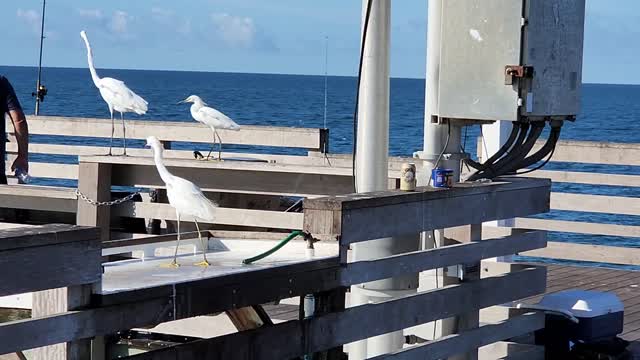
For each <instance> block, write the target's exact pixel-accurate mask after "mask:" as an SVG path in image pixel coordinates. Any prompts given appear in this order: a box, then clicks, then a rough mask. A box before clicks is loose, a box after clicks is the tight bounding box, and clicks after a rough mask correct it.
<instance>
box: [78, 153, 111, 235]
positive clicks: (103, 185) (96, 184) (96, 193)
mask: <svg viewBox="0 0 640 360" xmlns="http://www.w3.org/2000/svg"><path fill="white" fill-rule="evenodd" d="M78 190H79V191H80V192H82V193H83V194H84V195H85V196H87V197H88V198H89V199H92V200H95V201H109V200H111V164H101V163H83V162H80V167H79V173H78ZM110 222H111V209H110V208H109V207H107V206H94V205H91V204H89V203H87V202H86V201H84V200H82V199H80V198H79V199H78V214H77V217H76V223H77V224H78V225H89V226H97V227H99V228H100V240H102V241H106V240H109V239H110V238H111V237H110V233H109V225H110Z"/></svg>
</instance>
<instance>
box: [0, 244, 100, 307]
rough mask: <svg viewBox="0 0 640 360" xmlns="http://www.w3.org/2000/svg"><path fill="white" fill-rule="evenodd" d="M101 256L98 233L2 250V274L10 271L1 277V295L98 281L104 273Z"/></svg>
mask: <svg viewBox="0 0 640 360" xmlns="http://www.w3.org/2000/svg"><path fill="white" fill-rule="evenodd" d="M100 259H101V254H100V242H99V240H98V238H97V237H96V238H95V240H85V241H77V242H68V243H62V244H55V245H45V246H37V247H27V248H23V249H13V250H6V251H0V274H6V275H7V276H3V280H2V281H0V296H6V295H14V294H22V293H26V292H32V291H39V290H46V289H53V288H58V287H63V286H71V285H79V284H89V283H93V282H96V281H98V280H99V279H100V276H101V274H102V268H101V266H100ZM19 269H25V271H20V270H19Z"/></svg>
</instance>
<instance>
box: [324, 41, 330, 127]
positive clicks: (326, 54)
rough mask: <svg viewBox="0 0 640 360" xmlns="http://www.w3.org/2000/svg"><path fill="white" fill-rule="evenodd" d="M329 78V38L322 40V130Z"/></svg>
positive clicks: (325, 122) (325, 123) (325, 124)
mask: <svg viewBox="0 0 640 360" xmlns="http://www.w3.org/2000/svg"><path fill="white" fill-rule="evenodd" d="M328 76H329V37H328V36H325V38H324V117H323V119H324V128H325V129H326V128H327V85H328V84H327V77H328Z"/></svg>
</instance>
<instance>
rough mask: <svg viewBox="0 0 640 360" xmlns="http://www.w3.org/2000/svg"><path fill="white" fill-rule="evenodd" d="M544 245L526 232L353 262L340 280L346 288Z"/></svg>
mask: <svg viewBox="0 0 640 360" xmlns="http://www.w3.org/2000/svg"><path fill="white" fill-rule="evenodd" d="M546 244H547V234H546V232H535V231H534V232H526V233H521V234H517V235H511V236H505V237H501V238H497V239H488V240H482V241H474V242H470V243H465V244H457V245H450V246H444V247H440V248H437V249H430V250H425V251H416V252H412V253H408V254H400V255H395V256H391V257H387V258H382V259H376V260H368V261H358V262H353V263H349V264H347V265H346V270H345V271H344V272H342V275H341V278H342V281H343V283H344V285H345V286H348V285H353V284H361V283H365V282H369V281H374V280H380V279H387V278H391V277H394V276H399V275H403V274H410V273H417V272H420V271H425V270H431V269H437V268H443V267H447V266H453V265H457V264H470V263H474V262H477V261H480V260H483V259H487V258H492V257H498V256H505V255H512V254H515V253H518V252H521V251H527V250H529V249H539V248H543V247H545V246H546Z"/></svg>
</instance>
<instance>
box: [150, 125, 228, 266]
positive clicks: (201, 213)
mask: <svg viewBox="0 0 640 360" xmlns="http://www.w3.org/2000/svg"><path fill="white" fill-rule="evenodd" d="M147 146H148V147H151V148H152V149H153V160H154V161H155V164H156V168H157V169H158V173H159V174H160V178H162V181H164V183H165V185H166V187H167V197H168V198H169V204H171V206H172V207H173V208H174V209H175V210H176V218H177V219H178V241H177V243H176V251H175V253H174V255H173V261H172V262H171V264H169V266H170V267H178V266H179V265H178V262H177V256H178V246H179V245H180V218H181V217H182V216H190V217H192V218H193V221H194V222H195V224H196V229H197V230H198V239H199V240H200V243H201V244H202V256H203V257H204V259H203V261H201V262H199V263H196V265H198V266H209V262H208V261H207V245H206V244H205V243H204V241H203V239H202V236H201V235H200V226H199V225H198V220H197V219H202V220H206V221H210V222H211V221H213V220H214V216H215V211H216V208H217V205H216V204H215V203H214V202H212V201H211V200H209V199H207V197H206V196H204V194H203V193H202V190H200V188H199V187H197V186H196V185H195V184H194V183H192V182H191V181H189V180H186V179H183V178H181V177H177V176H174V175H172V174H171V173H170V172H169V171H168V170H167V168H166V167H165V166H164V163H163V161H162V151H163V148H162V144H161V143H160V140H158V138H156V137H155V136H149V137H148V138H147Z"/></svg>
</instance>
